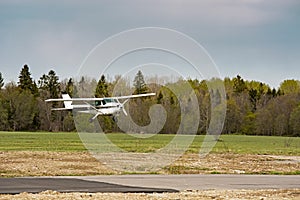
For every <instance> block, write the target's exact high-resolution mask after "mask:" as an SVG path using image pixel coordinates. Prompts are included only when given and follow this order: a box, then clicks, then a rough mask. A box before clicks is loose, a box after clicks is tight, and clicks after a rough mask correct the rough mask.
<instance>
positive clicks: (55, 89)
mask: <svg viewBox="0 0 300 200" xmlns="http://www.w3.org/2000/svg"><path fill="white" fill-rule="evenodd" d="M58 80H59V78H58V76H56V73H55V71H53V70H50V71H49V73H48V75H45V74H44V75H43V76H42V77H41V78H40V80H39V81H38V84H39V88H40V89H43V90H47V91H49V93H50V98H58V96H59V93H60V84H59V82H58Z"/></svg>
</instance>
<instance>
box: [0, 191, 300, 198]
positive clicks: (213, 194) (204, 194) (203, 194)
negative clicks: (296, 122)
mask: <svg viewBox="0 0 300 200" xmlns="http://www.w3.org/2000/svg"><path fill="white" fill-rule="evenodd" d="M4 199H9V200H21V199H22V200H31V199H41V200H56V199H66V200H71V199H72V200H73V199H90V200H93V199H105V200H115V199H121V200H123V199H124V200H125V199H126V200H129V199H130V200H162V199H170V200H171V199H172V200H179V199H185V200H197V199H200V200H207V199H215V200H223V199H224V200H229V199H232V200H237V199H250V200H251V199H258V200H275V199H276V200H283V199H289V200H296V199H300V189H289V190H274V189H272V190H204V191H184V192H180V193H152V194H145V193H58V192H55V191H45V192H41V193H39V194H29V193H21V194H18V195H0V200H4Z"/></svg>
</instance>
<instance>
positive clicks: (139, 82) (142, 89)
mask: <svg viewBox="0 0 300 200" xmlns="http://www.w3.org/2000/svg"><path fill="white" fill-rule="evenodd" d="M133 82H134V83H133V85H134V87H135V91H134V94H144V93H146V92H147V91H148V87H147V85H146V83H145V80H144V75H143V73H142V72H141V71H140V70H139V71H138V73H137V74H136V76H135V78H134V81H133Z"/></svg>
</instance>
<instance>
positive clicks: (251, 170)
mask: <svg viewBox="0 0 300 200" xmlns="http://www.w3.org/2000/svg"><path fill="white" fill-rule="evenodd" d="M0 160H1V163H0V177H22V176H65V175H70V176H75V175H77V176H80V175H101V174H120V173H118V172H116V171H114V170H112V169H107V168H106V167H105V166H104V165H102V164H101V163H100V162H98V161H97V160H96V159H95V158H94V157H92V156H91V155H90V154H89V153H88V152H45V151H34V152H30V151H8V152H0ZM157 173H159V174H216V173H222V174H299V173H300V156H274V155H240V154H209V155H208V156H207V157H205V158H200V157H199V156H198V155H196V154H187V155H184V156H183V157H182V158H180V159H179V160H177V161H176V162H175V163H173V164H172V165H171V166H169V167H166V168H165V169H162V170H161V171H159V172H157Z"/></svg>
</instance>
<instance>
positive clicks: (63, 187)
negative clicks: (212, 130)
mask: <svg viewBox="0 0 300 200" xmlns="http://www.w3.org/2000/svg"><path fill="white" fill-rule="evenodd" d="M288 188H300V176H297V175H295V176H276V175H118V176H85V177H80V176H79V177H43V178H38V177H36V178H2V179H0V193H2V194H3V193H5V194H16V193H20V192H31V193H37V192H41V191H45V190H55V191H59V192H147V193H150V192H177V191H182V190H207V189H288Z"/></svg>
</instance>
